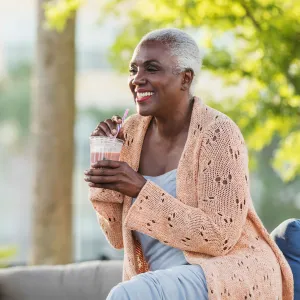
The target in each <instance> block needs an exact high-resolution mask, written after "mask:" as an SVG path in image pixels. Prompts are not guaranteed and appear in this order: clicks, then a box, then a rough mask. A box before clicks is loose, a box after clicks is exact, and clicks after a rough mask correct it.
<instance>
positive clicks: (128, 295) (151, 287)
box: [106, 265, 208, 300]
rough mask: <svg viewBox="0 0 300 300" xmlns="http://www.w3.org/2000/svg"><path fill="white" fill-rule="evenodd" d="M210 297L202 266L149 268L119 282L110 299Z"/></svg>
mask: <svg viewBox="0 0 300 300" xmlns="http://www.w3.org/2000/svg"><path fill="white" fill-rule="evenodd" d="M141 299H143V300H208V291H207V286H206V279H205V275H204V272H203V270H202V268H201V267H200V266H198V265H183V266H177V267H174V268H170V269H166V270H157V271H149V272H146V273H142V274H139V275H137V276H134V277H132V279H131V280H128V281H125V282H122V283H119V284H118V285H116V286H115V287H114V288H113V289H112V290H111V291H110V293H109V295H108V297H107V298H106V300H141Z"/></svg>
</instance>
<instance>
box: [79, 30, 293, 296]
mask: <svg viewBox="0 0 300 300" xmlns="http://www.w3.org/2000/svg"><path fill="white" fill-rule="evenodd" d="M200 65H201V57H200V53H199V49H198V47H197V45H196V43H195V41H194V40H193V39H192V38H191V37H190V36H189V35H187V34H186V33H184V32H182V31H180V30H178V29H162V30H156V31H153V32H150V33H149V34H147V35H146V36H145V37H144V38H143V39H142V40H141V42H140V43H139V44H138V46H137V47H136V49H135V51H134V54H133V57H132V61H131V63H130V77H129V87H130V89H131V91H132V94H133V97H134V101H135V103H136V108H137V114H136V115H134V116H132V117H131V118H129V119H128V120H127V122H125V124H124V126H123V131H122V133H121V134H120V135H119V137H123V138H124V141H125V143H124V146H123V149H122V153H121V161H120V162H118V161H99V162H97V163H96V164H94V165H92V168H91V169H90V170H87V171H86V172H85V180H86V181H87V182H89V186H90V200H91V201H92V203H93V206H94V208H95V210H96V212H97V215H98V217H99V222H100V224H101V226H102V229H103V231H104V233H105V235H106V237H107V239H108V241H109V242H110V243H111V245H112V246H113V247H115V248H117V249H121V248H124V268H123V279H124V281H123V283H120V284H119V285H117V286H116V287H114V288H113V289H112V291H111V292H110V294H109V296H108V298H107V299H110V300H115V299H119V300H120V299H130V300H135V299H142V298H143V299H145V300H148V299H149V300H150V299H151V300H152V299H172V300H175V299H178V300H184V299H187V300H193V299H231V300H232V299H263V300H267V299H270V300H274V299H284V300H292V298H293V279H292V274H291V271H290V268H289V266H288V264H287V262H286V260H285V259H284V257H283V255H282V254H281V252H280V251H279V249H278V248H277V246H276V244H275V243H274V242H273V241H272V240H271V238H270V236H269V235H268V233H267V231H266V230H265V228H264V227H263V225H262V223H261V221H260V220H259V218H258V216H257V214H256V212H255V210H254V207H253V204H252V200H251V196H250V192H249V175H248V157H247V150H246V146H245V143H244V140H243V137H242V135H241V133H240V130H239V129H238V127H237V126H236V125H235V123H234V122H233V121H232V120H230V119H229V118H228V117H227V116H225V115H224V114H222V113H220V112H218V111H216V110H214V109H212V108H210V107H208V106H207V105H205V104H204V103H202V101H201V100H200V99H198V98H196V97H192V88H193V84H194V82H195V78H197V76H198V72H199V70H200ZM120 122H121V121H120V119H119V118H117V117H113V118H112V119H111V120H106V121H105V122H101V123H100V124H99V125H98V127H97V128H96V130H95V131H94V132H93V135H107V136H109V135H114V134H116V125H117V123H120Z"/></svg>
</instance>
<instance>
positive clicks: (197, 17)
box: [0, 0, 300, 265]
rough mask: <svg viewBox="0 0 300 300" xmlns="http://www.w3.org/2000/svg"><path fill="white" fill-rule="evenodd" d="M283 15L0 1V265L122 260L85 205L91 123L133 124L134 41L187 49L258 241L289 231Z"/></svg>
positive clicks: (297, 162) (188, 0) (293, 174)
mask: <svg viewBox="0 0 300 300" xmlns="http://www.w3.org/2000/svg"><path fill="white" fill-rule="evenodd" d="M296 2H298V1H292V0H245V1H244V0H240V1H238V0H236V1H234V0H232V1H230V0H223V1H214V3H209V2H208V1H193V0H181V1H179V0H177V1H167V0H160V1H154V0H152V1H148V0H143V1H139V2H133V1H131V0H113V1H106V2H104V1H100V0H86V1H84V2H81V1H79V0H77V1H75V0H61V1H45V0H36V1H35V0H23V1H22V3H20V1H18V0H9V1H6V0H2V1H0V170H1V172H0V196H1V198H0V199H1V204H0V220H1V223H0V224H1V226H0V263H2V264H4V265H26V264H31V263H35V264H43V263H50V264H55V263H66V262H72V261H85V260H94V259H122V256H123V252H122V251H118V250H114V249H113V248H112V247H110V246H109V244H108V243H107V241H106V240H105V238H104V235H103V234H102V232H101V229H100V227H99V225H98V222H97V219H96V216H95V213H94V210H93V208H92V206H91V204H90V203H89V201H88V197H87V195H88V190H87V185H86V183H85V182H84V181H83V171H84V170H85V169H87V168H88V166H89V141H88V137H89V135H90V133H91V131H92V130H93V129H94V127H95V126H96V125H97V124H98V123H99V122H100V121H101V120H103V119H105V118H109V117H111V116H112V115H113V114H116V113H117V114H122V112H123V111H124V109H125V108H130V113H134V112H135V107H134V103H133V100H132V97H131V95H130V92H129V89H128V87H127V73H128V62H129V60H130V56H131V53H132V51H133V49H134V47H135V45H136V44H137V43H138V41H139V39H140V38H141V37H142V36H143V34H145V33H147V32H148V31H150V30H152V29H156V28H162V27H178V28H182V29H184V30H186V32H188V33H190V34H191V35H192V36H193V37H194V38H195V40H196V41H197V42H198V44H199V47H200V48H201V50H202V52H203V56H204V59H203V68H202V72H201V74H200V77H199V78H198V83H197V87H196V93H195V94H196V95H197V96H200V97H201V98H202V99H203V101H204V102H206V103H207V104H209V105H211V106H212V107H214V108H216V109H219V110H221V111H222V112H224V113H226V114H228V115H229V116H230V117H231V118H232V119H233V120H234V121H235V122H236V123H237V124H238V125H239V126H240V128H241V130H242V132H243V134H244V136H245V139H246V142H247V145H248V148H249V156H250V168H251V192H252V196H253V201H254V205H255V208H256V210H257V212H258V214H259V216H260V218H261V219H262V221H263V223H264V224H265V226H266V227H267V229H268V230H269V231H271V230H272V229H274V228H275V227H276V226H277V225H278V224H279V223H280V222H282V221H283V220H285V219H288V218H300V176H299V175H300V122H299V120H300V5H299V3H298V4H297V3H296ZM133 3H134V5H133ZM74 66H76V67H75V68H74ZM73 68H74V70H73ZM72 80H73V81H72ZM65 99H67V101H66V102H64V101H65ZM62 104H63V105H64V106H62ZM65 124H68V127H66V128H67V129H66V130H65V127H64V126H66V125H65ZM55 126H56V127H55ZM51 128H54V129H53V130H52V129H51ZM73 133H74V138H73ZM56 135H57V136H56ZM45 136H46V137H47V139H48V140H47V139H45ZM59 136H61V138H58V137H59ZM48 141H49V143H48ZM67 146H69V148H68V147H67ZM70 147H71V148H70ZM68 149H69V150H68ZM70 149H71V150H70ZM59 155H62V156H61V157H60V158H58V156H59ZM51 168H52V169H51ZM50 169H51V170H50ZM53 174H54V175H53ZM60 186H63V187H62V188H60ZM56 187H57V188H56ZM56 190H64V191H65V192H64V191H62V192H59V191H56ZM66 191H67V192H66ZM64 212H66V213H64ZM61 253H65V255H61Z"/></svg>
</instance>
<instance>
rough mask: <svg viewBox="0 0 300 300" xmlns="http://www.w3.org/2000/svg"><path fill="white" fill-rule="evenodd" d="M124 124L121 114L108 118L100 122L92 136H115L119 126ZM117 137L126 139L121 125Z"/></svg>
mask: <svg viewBox="0 0 300 300" xmlns="http://www.w3.org/2000/svg"><path fill="white" fill-rule="evenodd" d="M120 124H122V118H121V117H120V116H113V117H112V118H111V119H106V120H105V121H102V122H100V123H99V124H98V126H97V127H96V128H95V130H94V131H93V132H92V134H91V136H109V137H113V136H115V135H116V134H117V133H118V129H117V126H118V125H120ZM117 138H119V139H121V140H124V135H123V128H122V127H121V129H120V131H119V133H118V135H117Z"/></svg>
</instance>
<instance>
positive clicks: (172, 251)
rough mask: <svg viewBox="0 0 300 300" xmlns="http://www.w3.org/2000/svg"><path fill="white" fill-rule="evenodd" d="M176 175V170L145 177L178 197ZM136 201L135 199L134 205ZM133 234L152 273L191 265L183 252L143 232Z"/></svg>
mask: <svg viewBox="0 0 300 300" xmlns="http://www.w3.org/2000/svg"><path fill="white" fill-rule="evenodd" d="M176 173H177V170H176V169H175V170H172V171H170V172H167V173H165V174H163V175H160V176H144V177H145V179H147V180H150V181H152V182H154V183H155V184H157V185H158V186H160V187H161V188H162V189H164V190H165V191H166V192H167V193H169V194H170V195H172V196H173V197H176ZM135 200H136V199H135V198H133V199H132V203H133V202H134V201H135ZM133 234H134V236H135V237H136V238H137V239H138V240H139V241H140V243H141V246H142V249H143V254H144V256H145V259H146V260H147V262H148V264H149V268H150V270H151V271H155V270H161V269H167V268H171V267H175V266H179V265H186V264H189V263H188V262H187V261H186V259H185V257H184V255H183V252H182V251H181V250H179V249H176V248H173V247H170V246H167V245H165V244H162V243H161V242H160V241H159V240H157V239H154V238H152V237H150V236H148V235H146V234H143V233H141V232H138V231H133Z"/></svg>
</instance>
